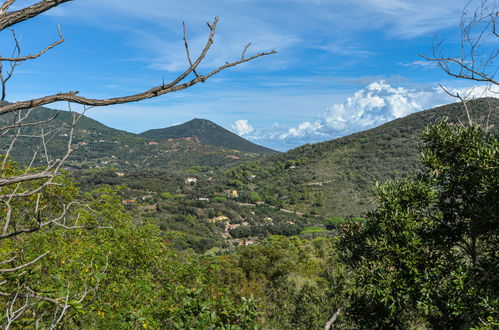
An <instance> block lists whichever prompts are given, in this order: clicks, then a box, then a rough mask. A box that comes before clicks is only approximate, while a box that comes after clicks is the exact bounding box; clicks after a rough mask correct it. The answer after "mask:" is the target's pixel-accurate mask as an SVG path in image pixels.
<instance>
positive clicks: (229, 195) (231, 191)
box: [225, 189, 239, 198]
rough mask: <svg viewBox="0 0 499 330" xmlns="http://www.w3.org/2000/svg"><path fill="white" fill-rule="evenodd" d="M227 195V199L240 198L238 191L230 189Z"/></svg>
mask: <svg viewBox="0 0 499 330" xmlns="http://www.w3.org/2000/svg"><path fill="white" fill-rule="evenodd" d="M225 193H226V194H227V197H232V198H237V197H239V194H238V193H237V190H236V189H229V190H226V191H225Z"/></svg>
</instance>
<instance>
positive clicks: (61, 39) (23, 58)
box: [0, 26, 64, 62]
mask: <svg viewBox="0 0 499 330" xmlns="http://www.w3.org/2000/svg"><path fill="white" fill-rule="evenodd" d="M57 32H58V33H59V40H57V41H54V42H53V43H52V44H50V45H48V46H47V47H45V48H44V49H42V50H41V51H39V52H38V53H36V54H32V55H26V56H21V57H0V61H7V62H23V61H27V60H33V59H35V58H38V57H40V56H42V55H43V54H45V53H46V52H48V51H49V50H50V49H52V48H54V47H55V46H57V45H59V44H62V43H63V42H64V37H63V35H62V32H61V27H60V26H57Z"/></svg>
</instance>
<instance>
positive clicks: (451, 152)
mask: <svg viewBox="0 0 499 330" xmlns="http://www.w3.org/2000/svg"><path fill="white" fill-rule="evenodd" d="M423 141H424V145H423V147H422V149H421V151H422V157H421V160H422V162H423V165H424V169H423V172H422V173H421V174H420V175H417V176H414V177H410V178H407V179H406V180H403V181H400V182H394V183H387V184H385V185H382V186H380V187H379V189H378V200H379V206H378V208H377V209H376V210H375V211H373V212H372V213H371V214H370V215H369V220H368V221H367V223H365V225H363V226H359V225H357V226H353V225H352V226H348V227H345V229H344V237H343V240H342V246H343V251H344V252H345V253H344V261H345V263H346V264H347V265H348V266H349V268H350V269H351V273H352V275H354V277H355V291H354V294H353V295H352V299H351V306H350V308H349V309H348V313H349V316H350V317H351V319H352V320H356V321H357V322H358V324H359V325H362V326H366V327H369V328H415V327H424V328H441V329H452V328H463V329H464V328H475V329H476V328H487V329H489V328H490V329H492V328H494V327H495V326H497V325H498V322H499V318H498V310H499V290H498V286H497V283H496V282H497V281H496V280H497V271H498V267H497V244H498V242H499V226H498V224H499V218H498V215H499V205H498V203H497V202H493V201H498V200H499V191H498V189H497V188H498V187H499V158H498V155H499V139H498V137H497V135H494V134H490V133H487V132H485V131H484V130H483V129H482V128H481V127H479V126H476V125H474V126H471V127H462V126H461V125H449V124H447V123H446V122H441V123H439V124H438V125H436V126H433V127H430V128H428V129H427V130H425V133H424V135H423Z"/></svg>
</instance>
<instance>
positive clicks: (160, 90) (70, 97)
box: [0, 17, 276, 115]
mask: <svg viewBox="0 0 499 330" xmlns="http://www.w3.org/2000/svg"><path fill="white" fill-rule="evenodd" d="M217 23H218V17H215V19H214V21H213V24H212V25H210V24H208V26H209V27H210V29H211V31H210V35H209V36H208V40H207V42H206V45H205V47H204V49H203V50H202V52H201V54H200V55H199V57H198V58H197V59H196V61H194V62H193V63H192V65H190V66H189V68H187V70H185V72H184V73H182V74H181V75H179V76H178V77H177V78H175V79H174V80H172V81H171V82H170V83H168V84H166V85H165V84H162V85H160V86H156V87H153V88H151V89H149V90H147V91H144V92H142V93H138V94H134V95H129V96H123V97H114V98H109V99H93V98H87V97H82V96H78V95H77V94H78V92H75V91H70V92H67V93H58V94H54V95H48V96H44V97H41V98H37V99H33V100H28V101H20V102H15V103H10V104H5V105H2V106H0V115H3V114H6V113H10V112H14V111H19V110H22V109H27V108H34V107H39V106H43V105H47V104H51V103H54V102H60V101H66V102H71V103H77V104H82V105H86V106H96V107H97V106H106V105H116V104H124V103H130V102H137V101H142V100H146V99H150V98H153V97H157V96H160V95H164V94H168V93H173V92H177V91H180V90H183V89H186V88H188V87H191V86H194V85H196V84H197V83H199V82H204V81H205V80H206V79H208V78H210V77H211V76H213V75H215V74H217V73H219V72H220V71H222V70H225V69H227V68H230V67H233V66H236V65H239V64H242V63H245V62H249V61H251V60H254V59H256V58H258V57H262V56H266V55H271V54H275V53H276V51H275V50H272V51H269V52H262V53H258V54H256V55H253V56H251V57H247V58H244V59H241V60H239V61H234V62H231V63H226V64H225V65H222V66H220V67H218V68H217V69H215V70H213V71H211V72H210V73H208V74H206V75H204V76H203V75H199V76H196V77H195V78H194V79H192V80H190V81H188V82H185V83H183V84H179V83H180V82H181V81H182V80H184V78H186V77H187V76H188V75H189V74H190V73H192V72H193V71H194V70H195V69H196V68H197V67H198V66H199V64H200V63H201V62H202V60H203V59H204V58H205V56H206V53H207V52H208V50H209V49H210V47H211V45H212V44H213V37H214V35H215V32H216V27H217Z"/></svg>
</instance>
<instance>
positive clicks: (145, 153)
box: [0, 108, 273, 170]
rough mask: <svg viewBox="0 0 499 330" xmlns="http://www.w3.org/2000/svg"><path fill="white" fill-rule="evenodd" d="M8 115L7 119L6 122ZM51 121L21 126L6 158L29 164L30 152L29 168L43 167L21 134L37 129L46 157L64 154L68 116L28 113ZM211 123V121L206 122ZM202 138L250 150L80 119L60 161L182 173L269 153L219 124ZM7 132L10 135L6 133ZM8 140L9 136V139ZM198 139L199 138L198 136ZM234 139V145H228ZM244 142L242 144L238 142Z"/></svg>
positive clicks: (35, 146)
mask: <svg viewBox="0 0 499 330" xmlns="http://www.w3.org/2000/svg"><path fill="white" fill-rule="evenodd" d="M9 117H10V118H9ZM53 117H55V118H54V119H53V120H52V121H50V122H48V123H46V124H44V125H43V126H39V125H37V126H29V127H23V129H22V134H21V135H24V137H20V138H19V139H18V141H17V142H16V144H15V146H14V148H13V150H12V155H13V156H14V158H15V159H16V160H17V161H18V162H20V163H23V164H27V163H29V162H30V161H31V158H32V156H33V154H34V152H35V151H36V150H38V155H39V158H38V159H37V161H36V162H35V164H40V165H42V166H43V164H44V156H43V154H42V152H41V151H43V148H42V145H41V139H40V138H30V137H26V135H38V136H39V135H40V133H41V129H42V128H43V132H44V134H46V137H45V140H46V141H47V147H48V148H47V151H48V153H49V154H50V156H51V158H52V159H56V158H60V157H61V156H62V155H63V153H64V152H65V150H66V146H67V141H68V138H69V131H70V123H71V121H72V119H71V113H69V112H67V111H58V110H52V109H47V108H37V109H34V110H33V111H32V113H31V114H30V117H29V119H28V122H38V121H43V120H47V119H49V118H53ZM12 119H13V116H2V118H0V125H2V126H5V125H8V124H10V123H11V122H12ZM206 122H208V121H206ZM208 123H211V122H208ZM209 126H210V129H209V131H208V134H211V135H213V136H215V137H216V136H220V137H224V139H225V140H224V141H226V144H227V145H231V146H234V147H238V146H242V147H244V146H245V145H250V146H253V147H252V148H244V149H252V150H261V152H249V151H245V150H238V149H234V148H228V147H225V148H222V147H217V146H214V145H210V144H205V143H204V142H202V141H200V140H203V141H204V140H206V139H205V138H197V137H184V136H178V137H173V138H168V139H165V140H156V139H152V138H149V137H146V136H141V135H138V134H133V133H128V132H125V131H121V130H117V129H113V128H110V127H107V126H105V125H103V124H101V123H99V122H98V121H96V120H93V119H91V118H88V117H82V118H81V119H80V121H79V122H78V124H77V126H76V129H75V132H74V143H75V144H78V146H79V147H78V149H77V150H76V151H75V152H74V153H73V154H72V155H71V157H70V158H69V160H68V161H67V162H66V167H67V168H69V169H86V168H119V169H134V168H135V169H138V168H162V169H168V170H172V169H187V168H190V167H192V166H227V165H231V164H235V163H238V162H240V161H245V160H254V159H258V158H261V157H264V156H265V154H268V153H270V152H273V151H272V150H270V149H266V148H263V147H260V146H257V145H254V144H252V143H250V142H248V141H246V140H244V139H242V138H240V137H239V136H237V135H235V134H232V133H230V132H229V133H230V134H232V135H233V136H232V135H229V134H227V133H226V130H225V129H223V128H221V127H220V126H218V125H216V124H213V123H211V124H210V125H209ZM10 134H13V132H12V131H11V132H10ZM11 136H12V135H11ZM201 137H202V136H201ZM231 138H234V139H235V140H236V141H235V142H231V141H230V139H231ZM11 140H12V139H11V138H7V137H6V136H4V138H3V139H1V141H0V148H2V150H7V149H8V145H9V143H10V141H11ZM244 142H246V144H245V143H244Z"/></svg>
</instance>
